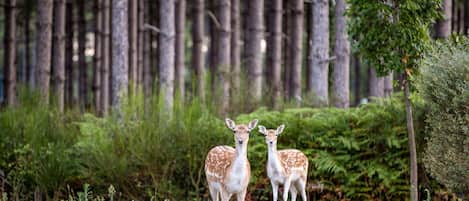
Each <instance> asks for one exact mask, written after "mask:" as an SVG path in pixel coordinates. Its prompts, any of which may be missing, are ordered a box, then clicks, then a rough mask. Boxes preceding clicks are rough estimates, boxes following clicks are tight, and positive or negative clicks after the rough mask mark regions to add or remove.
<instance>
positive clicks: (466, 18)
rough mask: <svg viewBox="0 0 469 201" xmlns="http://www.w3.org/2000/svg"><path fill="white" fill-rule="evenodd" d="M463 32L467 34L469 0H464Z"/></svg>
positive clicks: (468, 29) (468, 31)
mask: <svg viewBox="0 0 469 201" xmlns="http://www.w3.org/2000/svg"><path fill="white" fill-rule="evenodd" d="M463 34H464V35H466V36H469V1H464V31H463Z"/></svg>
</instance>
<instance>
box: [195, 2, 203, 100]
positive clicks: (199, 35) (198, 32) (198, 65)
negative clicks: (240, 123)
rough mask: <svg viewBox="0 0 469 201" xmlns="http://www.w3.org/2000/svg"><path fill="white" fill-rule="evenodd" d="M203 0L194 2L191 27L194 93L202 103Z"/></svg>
mask: <svg viewBox="0 0 469 201" xmlns="http://www.w3.org/2000/svg"><path fill="white" fill-rule="evenodd" d="M204 13H205V3H204V0H196V1H195V2H194V14H193V15H194V16H193V20H194V22H193V25H192V26H193V27H192V41H193V47H192V66H193V68H194V71H195V75H196V83H195V84H196V85H197V86H196V89H197V90H196V91H197V92H196V93H197V97H199V98H200V99H201V100H202V101H203V100H204V99H205V67H204V54H203V52H202V46H203V42H204V24H205V23H204V22H205V15H204Z"/></svg>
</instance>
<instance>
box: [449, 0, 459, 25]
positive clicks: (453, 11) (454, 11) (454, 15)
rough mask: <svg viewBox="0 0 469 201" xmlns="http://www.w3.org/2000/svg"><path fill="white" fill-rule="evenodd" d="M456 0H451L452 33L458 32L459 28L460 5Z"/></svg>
mask: <svg viewBox="0 0 469 201" xmlns="http://www.w3.org/2000/svg"><path fill="white" fill-rule="evenodd" d="M456 1H457V0H452V2H451V33H452V32H456V29H457V19H458V9H457V8H458V6H457V2H456Z"/></svg>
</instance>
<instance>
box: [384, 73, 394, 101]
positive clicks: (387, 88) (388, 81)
mask: <svg viewBox="0 0 469 201" xmlns="http://www.w3.org/2000/svg"><path fill="white" fill-rule="evenodd" d="M383 82H384V83H383V85H384V96H385V97H390V96H391V95H392V92H393V73H392V72H391V73H389V75H386V77H384V81H383Z"/></svg>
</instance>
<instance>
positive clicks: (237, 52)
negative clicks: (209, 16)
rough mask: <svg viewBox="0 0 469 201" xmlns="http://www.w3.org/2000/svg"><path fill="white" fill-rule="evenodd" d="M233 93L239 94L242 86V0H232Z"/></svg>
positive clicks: (231, 60) (231, 57)
mask: <svg viewBox="0 0 469 201" xmlns="http://www.w3.org/2000/svg"><path fill="white" fill-rule="evenodd" d="M230 62H231V68H232V69H231V72H232V76H231V77H232V80H231V83H232V87H231V88H232V91H231V94H239V90H240V87H241V81H240V76H241V17H240V0H231V56H230Z"/></svg>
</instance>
